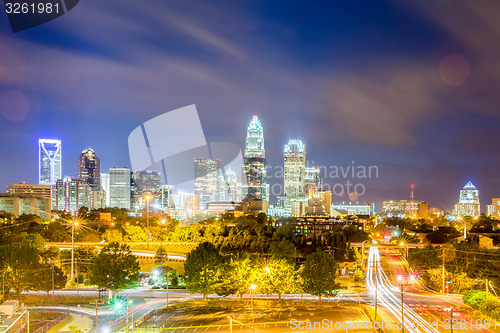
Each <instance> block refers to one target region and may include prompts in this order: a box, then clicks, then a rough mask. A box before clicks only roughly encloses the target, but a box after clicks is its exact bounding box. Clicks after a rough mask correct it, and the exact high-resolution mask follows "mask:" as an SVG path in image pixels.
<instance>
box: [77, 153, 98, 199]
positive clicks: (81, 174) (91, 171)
mask: <svg viewBox="0 0 500 333" xmlns="http://www.w3.org/2000/svg"><path fill="white" fill-rule="evenodd" d="M78 178H79V179H81V180H82V183H83V184H87V185H89V186H90V189H91V190H92V191H100V190H101V162H100V160H99V158H98V157H97V155H96V154H95V152H94V150H93V149H92V148H87V149H85V150H84V151H82V153H81V155H80V156H79V157H78Z"/></svg>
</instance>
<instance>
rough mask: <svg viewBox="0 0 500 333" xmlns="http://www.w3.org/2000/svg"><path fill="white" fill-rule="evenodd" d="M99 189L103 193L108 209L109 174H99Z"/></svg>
mask: <svg viewBox="0 0 500 333" xmlns="http://www.w3.org/2000/svg"><path fill="white" fill-rule="evenodd" d="M101 189H102V190H103V191H104V192H105V196H106V207H109V173H101Z"/></svg>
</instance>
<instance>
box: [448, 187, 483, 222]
mask: <svg viewBox="0 0 500 333" xmlns="http://www.w3.org/2000/svg"><path fill="white" fill-rule="evenodd" d="M480 214H481V204H480V203H479V191H478V189H477V188H476V186H475V185H474V184H472V182H471V181H469V182H467V184H465V186H464V187H463V188H462V190H461V191H460V196H459V199H458V203H457V204H455V208H454V209H453V215H456V216H479V215H480Z"/></svg>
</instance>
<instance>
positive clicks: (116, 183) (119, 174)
mask: <svg viewBox="0 0 500 333" xmlns="http://www.w3.org/2000/svg"><path fill="white" fill-rule="evenodd" d="M130 178H131V176H130V169H129V168H111V169H109V205H110V207H118V208H124V209H130Z"/></svg>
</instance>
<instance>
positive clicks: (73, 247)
mask: <svg viewBox="0 0 500 333" xmlns="http://www.w3.org/2000/svg"><path fill="white" fill-rule="evenodd" d="M75 223H77V222H73V224H72V225H71V281H73V277H74V276H73V268H74V260H75Z"/></svg>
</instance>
